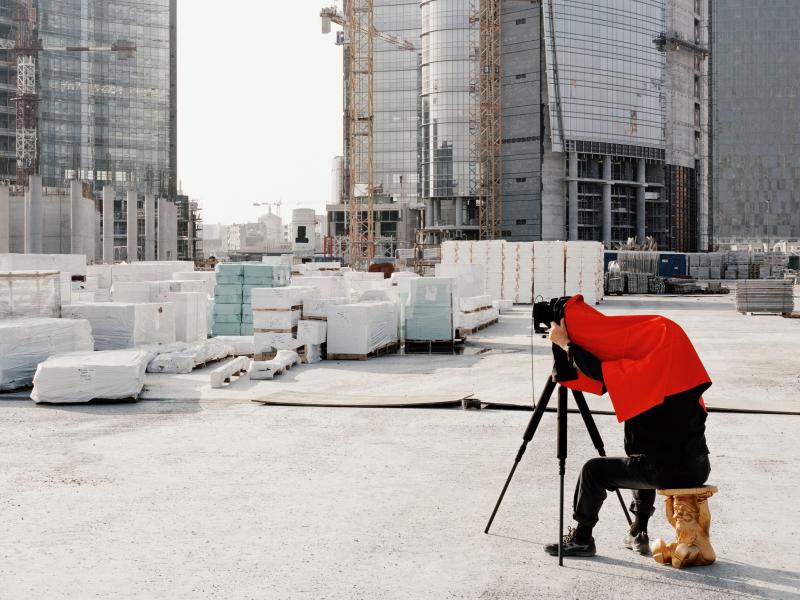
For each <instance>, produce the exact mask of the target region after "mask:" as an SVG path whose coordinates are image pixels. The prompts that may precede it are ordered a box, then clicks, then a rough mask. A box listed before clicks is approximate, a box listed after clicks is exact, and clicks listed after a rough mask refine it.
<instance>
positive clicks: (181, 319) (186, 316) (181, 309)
mask: <svg viewBox="0 0 800 600" xmlns="http://www.w3.org/2000/svg"><path fill="white" fill-rule="evenodd" d="M198 283H201V282H198ZM167 301H168V302H170V303H171V304H172V305H173V307H174V311H175V339H176V340H177V341H179V342H198V341H202V340H205V339H206V338H207V337H208V302H209V300H208V296H206V295H205V292H171V293H169V294H167Z"/></svg>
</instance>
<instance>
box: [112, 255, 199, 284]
mask: <svg viewBox="0 0 800 600" xmlns="http://www.w3.org/2000/svg"><path fill="white" fill-rule="evenodd" d="M191 272H194V263H193V262H190V261H170V260H163V261H154V262H137V263H131V264H120V265H114V266H113V268H112V271H111V281H112V283H117V282H120V281H168V280H170V279H173V278H174V275H175V274H176V273H191Z"/></svg>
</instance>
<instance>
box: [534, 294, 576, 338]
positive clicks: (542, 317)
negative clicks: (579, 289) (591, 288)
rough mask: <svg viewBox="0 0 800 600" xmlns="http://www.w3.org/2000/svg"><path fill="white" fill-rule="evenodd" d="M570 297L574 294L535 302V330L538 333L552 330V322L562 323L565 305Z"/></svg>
mask: <svg viewBox="0 0 800 600" xmlns="http://www.w3.org/2000/svg"><path fill="white" fill-rule="evenodd" d="M540 297H541V296H540ZM570 298H572V296H562V297H561V298H553V299H552V300H549V301H548V300H543V301H541V302H534V303H533V330H534V331H535V332H536V333H547V332H548V331H549V330H550V323H553V322H555V323H560V322H561V319H563V318H564V307H565V306H566V304H567V302H568V301H569V299H570Z"/></svg>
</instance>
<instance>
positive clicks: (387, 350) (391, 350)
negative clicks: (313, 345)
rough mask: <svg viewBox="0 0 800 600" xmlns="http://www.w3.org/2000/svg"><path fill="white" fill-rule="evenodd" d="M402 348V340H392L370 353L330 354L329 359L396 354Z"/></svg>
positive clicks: (357, 358) (353, 358)
mask: <svg viewBox="0 0 800 600" xmlns="http://www.w3.org/2000/svg"><path fill="white" fill-rule="evenodd" d="M398 350H400V342H392V343H391V344H386V345H385V346H381V347H380V348H375V350H373V351H372V352H370V353H368V354H328V357H327V360H367V359H368V358H374V357H376V356H382V355H384V354H395V353H396V352H397V351H398Z"/></svg>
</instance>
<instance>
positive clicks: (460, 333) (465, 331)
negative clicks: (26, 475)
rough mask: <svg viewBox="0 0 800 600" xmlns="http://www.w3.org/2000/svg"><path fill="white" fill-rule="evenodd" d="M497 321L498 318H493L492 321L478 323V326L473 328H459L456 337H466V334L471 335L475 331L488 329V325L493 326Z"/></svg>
mask: <svg viewBox="0 0 800 600" xmlns="http://www.w3.org/2000/svg"><path fill="white" fill-rule="evenodd" d="M496 323H497V319H492V320H491V321H489V322H487V323H484V324H483V325H478V326H477V327H473V328H472V329H469V328H459V329H457V330H456V337H459V338H460V337H464V336H465V335H470V334H473V333H477V332H479V331H482V330H484V329H486V328H487V327H491V326H492V325H495V324H496Z"/></svg>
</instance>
